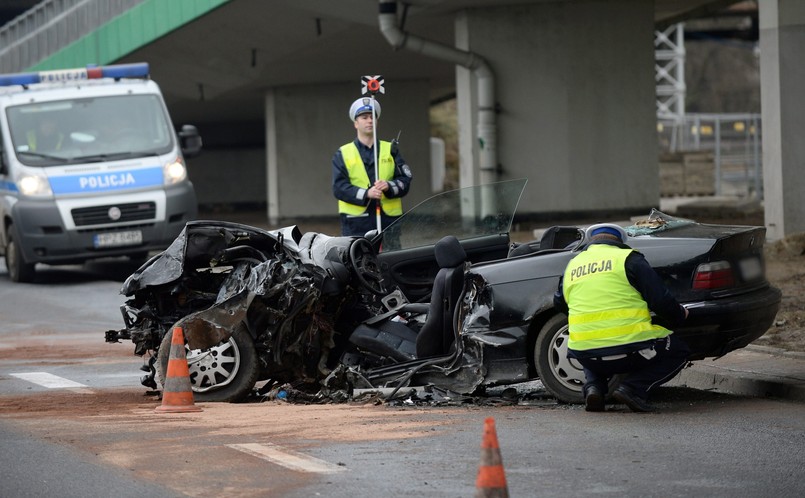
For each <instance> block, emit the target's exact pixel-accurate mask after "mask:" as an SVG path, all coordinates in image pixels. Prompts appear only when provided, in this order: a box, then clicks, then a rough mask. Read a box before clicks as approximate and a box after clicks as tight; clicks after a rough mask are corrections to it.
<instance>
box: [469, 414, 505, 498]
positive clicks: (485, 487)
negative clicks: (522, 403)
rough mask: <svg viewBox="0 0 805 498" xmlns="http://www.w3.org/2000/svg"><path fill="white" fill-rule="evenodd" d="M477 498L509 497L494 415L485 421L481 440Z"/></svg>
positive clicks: (476, 487)
mask: <svg viewBox="0 0 805 498" xmlns="http://www.w3.org/2000/svg"><path fill="white" fill-rule="evenodd" d="M475 498H509V489H508V487H506V474H504V472H503V460H502V459H501V458H500V447H499V446H498V435H497V433H496V432H495V419H494V418H492V417H488V418H487V419H486V420H485V421H484V440H483V442H481V465H480V467H478V478H477V479H476V480H475Z"/></svg>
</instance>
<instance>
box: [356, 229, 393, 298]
mask: <svg viewBox="0 0 805 498" xmlns="http://www.w3.org/2000/svg"><path fill="white" fill-rule="evenodd" d="M349 261H350V263H351V264H352V268H354V269H355V276H356V277H357V278H358V282H360V283H361V285H363V286H364V287H366V288H367V289H368V290H369V291H371V292H372V293H373V294H377V295H378V296H382V295H384V294H385V293H386V289H385V288H384V287H383V275H382V273H381V272H380V264H379V263H378V261H377V256H376V255H375V251H374V248H372V244H370V243H369V241H368V240H366V239H362V238H360V239H355V240H354V241H353V242H352V245H351V246H350V247H349Z"/></svg>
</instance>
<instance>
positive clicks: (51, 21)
mask: <svg viewBox="0 0 805 498" xmlns="http://www.w3.org/2000/svg"><path fill="white" fill-rule="evenodd" d="M143 1H145V0H45V1H43V2H40V3H38V4H37V5H35V6H34V7H33V8H31V9H30V10H28V11H26V12H24V13H23V14H22V15H20V16H18V17H17V18H15V19H13V20H12V21H11V22H9V23H8V24H6V25H5V26H3V27H2V28H0V73H15V72H21V71H25V70H26V69H28V68H30V67H31V66H33V65H35V64H36V63H38V62H40V61H41V60H43V59H45V58H47V57H49V56H51V55H53V54H54V53H56V52H58V51H59V50H61V49H62V48H64V47H65V46H67V45H69V44H70V43H73V42H75V41H76V40H78V39H80V38H81V37H83V36H86V35H87V34H89V33H91V32H92V31H94V30H96V29H97V28H98V27H99V26H102V25H103V24H105V23H107V22H109V21H110V20H111V19H113V18H114V17H116V16H118V15H120V14H122V13H124V12H126V11H128V10H129V9H131V8H132V7H134V6H136V5H137V4H139V3H142V2H143Z"/></svg>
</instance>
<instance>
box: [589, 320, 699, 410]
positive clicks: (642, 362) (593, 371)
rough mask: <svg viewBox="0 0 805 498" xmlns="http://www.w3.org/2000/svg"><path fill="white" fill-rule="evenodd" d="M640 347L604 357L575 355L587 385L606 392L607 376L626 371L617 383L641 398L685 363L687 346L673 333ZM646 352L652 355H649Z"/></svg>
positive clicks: (665, 380) (687, 353) (667, 379)
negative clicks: (645, 346) (636, 349)
mask: <svg viewBox="0 0 805 498" xmlns="http://www.w3.org/2000/svg"><path fill="white" fill-rule="evenodd" d="M647 349H648V350H649V351H653V352H654V353H656V354H654V355H653V356H652V353H651V352H647V350H646V349H644V350H641V351H632V352H630V353H625V354H621V355H612V356H604V357H590V358H577V359H576V360H577V361H578V362H579V363H581V366H582V367H583V368H584V375H585V378H586V383H585V392H586V387H587V386H589V385H595V386H597V387H598V388H599V389H600V390H601V392H603V393H606V392H607V390H608V389H607V384H608V381H609V379H610V378H612V377H613V376H614V375H617V374H627V375H626V378H624V379H623V380H621V383H620V385H622V386H626V387H627V388H629V389H631V390H632V392H634V393H635V394H637V395H638V396H640V397H641V398H643V399H646V398H647V397H648V393H649V391H651V390H652V389H653V388H655V387H658V386H661V385H662V384H665V383H666V382H668V381H669V380H671V379H672V378H673V377H674V376H675V375H676V374H677V373H678V372H679V371H680V370H682V367H684V366H685V364H686V363H687V358H688V355H689V354H690V348H689V347H688V345H687V344H685V342H684V341H682V340H680V339H674V338H673V336H672V335H669V336H667V337H663V338H662V339H657V340H656V341H654V343H653V345H652V346H649V347H648V348H647ZM649 356H651V357H650V358H649Z"/></svg>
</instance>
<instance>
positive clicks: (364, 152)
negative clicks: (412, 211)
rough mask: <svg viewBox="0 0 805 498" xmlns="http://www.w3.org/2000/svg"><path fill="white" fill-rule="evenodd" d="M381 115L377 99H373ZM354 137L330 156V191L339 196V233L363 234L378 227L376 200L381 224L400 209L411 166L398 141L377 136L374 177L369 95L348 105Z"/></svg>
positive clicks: (408, 183) (395, 217) (348, 234)
mask: <svg viewBox="0 0 805 498" xmlns="http://www.w3.org/2000/svg"><path fill="white" fill-rule="evenodd" d="M375 114H376V115H377V118H378V119H379V118H380V103H379V102H377V101H375ZM349 119H350V120H352V122H353V124H354V126H355V130H356V132H357V137H356V138H355V140H353V141H352V142H350V143H348V144H345V145H342V146H341V147H340V148H339V149H338V150H337V151H336V153H335V155H334V156H333V195H334V196H335V198H336V199H338V213H339V214H340V217H341V235H345V236H355V235H357V236H363V235H365V234H366V232H368V231H369V230H373V229H375V228H377V218H376V216H375V214H376V209H377V203H380V208H381V226H382V228H386V227H387V226H388V225H389V224H390V223H391V222H392V221H394V220H395V219H397V218H399V217H400V216H401V215H402V213H403V208H402V198H403V197H404V196H405V195H406V194H407V193H408V190H409V189H410V188H411V178H412V175H411V169H410V168H409V167H408V165H407V164H406V163H405V159H403V157H402V154H400V151H399V150H398V148H397V146H396V145H397V144H396V143H393V142H386V141H385V140H378V141H377V146H378V157H377V161H378V165H379V167H378V176H379V178H375V159H374V133H375V123H374V119H373V118H372V105H371V99H369V98H368V97H363V98H359V99H358V100H356V101H355V102H353V103H352V105H351V106H350V108H349Z"/></svg>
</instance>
